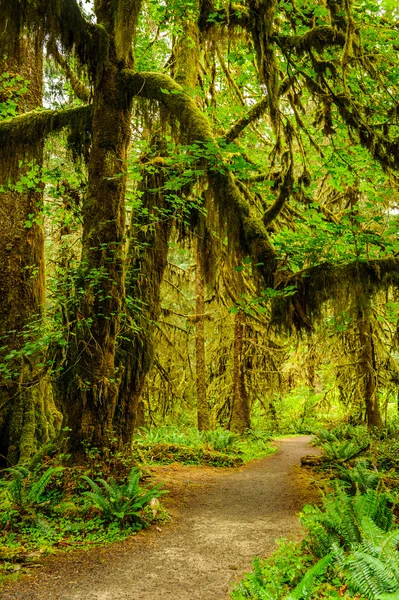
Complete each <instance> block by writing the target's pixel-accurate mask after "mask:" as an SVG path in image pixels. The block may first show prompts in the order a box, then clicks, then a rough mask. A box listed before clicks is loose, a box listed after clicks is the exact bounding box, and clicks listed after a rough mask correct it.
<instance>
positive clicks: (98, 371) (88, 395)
mask: <svg viewBox="0 0 399 600" xmlns="http://www.w3.org/2000/svg"><path fill="white" fill-rule="evenodd" d="M139 4H140V2H137V1H135V0H124V2H122V0H119V1H116V2H114V3H111V2H101V1H100V0H98V1H97V2H95V11H96V16H97V21H98V23H99V24H100V25H102V26H103V27H104V28H105V29H106V31H107V33H108V36H109V53H108V58H107V61H106V62H105V64H104V65H99V66H98V72H97V77H96V80H95V88H94V94H93V120H92V146H91V152H90V157H89V162H88V189H87V196H86V198H85V200H84V203H83V209H82V214H83V237H82V259H81V267H80V274H79V280H78V281H77V285H76V288H77V299H76V305H75V307H73V311H74V317H73V318H72V319H71V321H73V322H74V325H73V331H72V337H71V339H72V340H73V341H72V342H71V343H70V345H69V348H68V355H67V360H66V363H65V365H64V370H63V372H62V374H61V376H60V377H59V379H58V392H59V396H60V400H61V403H62V407H63V412H64V424H65V426H66V427H68V428H69V430H70V431H69V439H68V444H67V449H68V451H69V452H70V453H71V455H72V460H73V461H74V462H80V461H82V460H84V456H85V446H92V447H96V448H98V449H99V451H100V452H106V450H107V448H108V447H109V444H110V443H111V440H112V438H113V418H114V413H115V408H116V404H117V399H118V386H119V378H120V373H119V372H118V371H117V370H116V361H115V358H116V342H117V336H118V334H119V329H120V316H121V310H122V307H123V303H124V293H125V256H124V254H125V239H124V236H125V205H124V204H125V189H126V171H127V162H126V158H127V149H128V145H129V141H130V120H131V102H129V101H128V100H127V98H126V94H125V93H124V91H123V89H122V86H120V72H121V70H122V69H123V68H126V67H132V66H133V57H132V55H131V44H132V36H133V34H134V28H135V19H136V18H137V13H138V10H139ZM124 11H126V14H124ZM129 40H130V42H129Z"/></svg>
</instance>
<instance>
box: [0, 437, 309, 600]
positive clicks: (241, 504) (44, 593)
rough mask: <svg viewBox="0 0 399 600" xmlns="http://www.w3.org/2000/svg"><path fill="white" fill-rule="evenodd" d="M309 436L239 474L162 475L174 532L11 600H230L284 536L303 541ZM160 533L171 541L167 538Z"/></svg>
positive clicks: (75, 563)
mask: <svg viewBox="0 0 399 600" xmlns="http://www.w3.org/2000/svg"><path fill="white" fill-rule="evenodd" d="M309 440H310V438H309V437H307V436H302V437H296V438H291V439H285V440H282V441H281V442H279V443H280V450H279V451H278V452H277V453H276V454H274V455H273V456H271V457H269V458H267V459H263V460H259V461H254V462H253V463H251V464H250V465H247V466H245V467H242V468H240V469H237V470H223V471H220V470H217V469H206V468H195V467H178V466H173V465H172V466H170V467H161V468H158V469H154V471H155V472H156V474H157V476H159V475H160V476H161V478H162V479H163V480H165V483H166V487H167V488H168V489H170V490H171V491H172V494H171V498H170V500H169V502H170V507H169V509H170V511H171V513H172V516H173V522H172V523H171V524H169V525H166V526H163V527H162V528H159V527H158V529H156V528H153V529H152V531H147V532H145V533H143V534H141V535H137V536H135V537H134V538H132V539H131V540H130V541H128V542H125V543H123V544H118V545H115V546H112V547H111V548H105V549H93V550H90V551H89V552H82V551H81V552H74V553H73V554H71V555H69V556H68V555H61V556H57V557H52V558H50V559H48V560H46V561H45V564H44V567H43V569H41V570H40V572H39V573H38V574H37V575H36V577H31V578H29V579H28V580H27V579H25V581H21V582H20V583H18V584H16V585H14V586H13V587H12V588H10V589H8V590H4V591H3V592H0V598H2V599H3V600H165V599H168V598H170V599H173V600H197V599H198V600H199V599H200V600H224V599H225V598H228V594H229V590H230V589H231V581H233V580H234V581H237V580H238V579H239V578H240V577H241V576H242V574H243V573H245V572H246V571H248V570H249V569H250V563H251V560H252V558H253V557H254V556H255V555H256V554H258V555H263V556H264V555H266V554H268V553H270V552H271V551H272V550H273V549H274V547H275V540H276V538H279V537H281V536H285V537H287V536H298V535H299V534H300V530H299V525H298V520H297V517H296V512H297V511H299V510H300V509H301V507H302V506H303V504H304V503H306V502H309V501H312V499H313V497H314V489H313V488H312V487H311V486H310V485H309V481H308V477H307V475H306V474H305V473H304V472H303V471H301V469H300V467H299V466H298V465H299V462H300V457H301V456H304V455H305V454H309V453H317V450H311V449H310V448H309ZM159 529H161V530H162V531H161V532H160V531H159Z"/></svg>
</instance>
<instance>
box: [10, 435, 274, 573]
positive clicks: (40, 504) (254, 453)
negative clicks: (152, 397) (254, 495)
mask: <svg viewBox="0 0 399 600" xmlns="http://www.w3.org/2000/svg"><path fill="white" fill-rule="evenodd" d="M273 451H274V449H273V448H272V446H271V445H270V436H269V435H268V434H266V433H263V432H254V431H248V432H247V434H246V435H244V436H238V435H236V434H234V433H231V432H230V431H225V430H222V429H217V430H215V431H206V432H198V431H197V430H196V429H194V428H187V429H185V430H184V431H179V430H178V428H176V427H163V428H159V429H154V430H143V431H141V432H140V433H139V434H138V435H136V437H135V439H134V442H133V452H132V454H131V455H130V456H129V457H128V456H126V455H124V454H122V453H121V452H116V451H112V450H110V451H109V453H108V456H104V454H102V455H101V456H100V454H99V452H98V451H97V449H96V448H87V449H86V463H85V466H82V467H79V466H74V467H71V466H69V464H68V462H69V461H68V458H69V457H68V456H67V455H63V454H60V453H59V452H58V453H57V452H56V451H55V448H54V447H53V446H52V445H51V444H50V445H48V446H46V447H44V448H43V449H42V450H41V451H40V453H38V454H37V455H36V456H35V457H34V458H33V459H32V461H31V463H30V464H29V465H22V466H16V467H13V468H10V469H6V470H4V471H3V477H2V478H1V479H0V581H1V579H2V577H5V576H7V577H8V576H9V575H10V574H13V573H18V572H20V571H21V570H24V569H25V568H29V565H30V564H31V563H32V562H34V561H36V560H37V559H38V558H40V556H41V555H42V554H45V553H50V552H55V551H56V550H57V549H62V550H67V549H73V548H77V547H80V548H82V547H83V548H84V547H90V546H92V545H96V544H105V543H111V542H116V541H121V540H124V539H125V538H126V537H128V536H129V535H132V534H134V533H135V532H137V531H138V530H140V529H143V528H145V527H148V526H149V525H150V523H152V522H153V521H154V520H158V521H164V520H166V519H167V518H168V517H167V514H166V511H165V510H164V509H163V508H162V505H161V504H160V503H159V500H158V498H159V497H160V496H161V495H162V494H164V493H165V491H164V490H162V489H161V488H160V486H159V485H156V486H152V485H151V484H146V485H144V484H143V483H142V480H143V479H146V478H147V475H146V474H145V473H144V475H143V474H142V470H144V471H145V467H146V465H148V464H154V463H155V464H167V463H171V462H179V463H182V464H191V465H211V466H220V467H234V466H239V465H242V464H243V463H244V462H246V461H248V460H251V459H253V458H260V457H263V456H267V455H268V454H270V453H272V452H273Z"/></svg>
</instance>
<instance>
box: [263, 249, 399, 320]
mask: <svg viewBox="0 0 399 600" xmlns="http://www.w3.org/2000/svg"><path fill="white" fill-rule="evenodd" d="M286 286H295V287H296V292H295V294H294V295H293V296H290V297H280V298H276V299H275V300H274V301H273V305H272V322H273V323H274V324H277V325H280V326H283V327H285V328H287V329H289V328H290V327H291V326H292V325H294V326H295V327H296V329H298V330H301V329H308V330H309V329H312V323H313V322H314V321H315V320H317V319H318V318H320V316H321V311H322V307H323V304H324V303H325V302H327V301H329V300H334V301H337V300H340V301H341V303H342V304H344V305H345V306H346V307H347V308H348V307H349V306H350V303H351V302H355V303H356V302H358V301H359V299H361V295H362V294H364V293H366V294H367V296H368V297H370V296H372V295H373V294H375V293H376V292H377V291H380V290H386V289H387V288H389V287H391V286H395V287H399V258H381V259H376V260H370V261H364V262H360V261H354V262H352V263H348V264H346V265H339V264H331V263H324V264H321V265H317V266H315V267H310V268H308V269H304V270H303V271H300V272H298V273H295V274H293V275H290V276H289V277H288V278H286V279H284V281H283V282H282V283H281V286H280V287H281V289H284V288H285V287H286ZM360 301H361V300H360Z"/></svg>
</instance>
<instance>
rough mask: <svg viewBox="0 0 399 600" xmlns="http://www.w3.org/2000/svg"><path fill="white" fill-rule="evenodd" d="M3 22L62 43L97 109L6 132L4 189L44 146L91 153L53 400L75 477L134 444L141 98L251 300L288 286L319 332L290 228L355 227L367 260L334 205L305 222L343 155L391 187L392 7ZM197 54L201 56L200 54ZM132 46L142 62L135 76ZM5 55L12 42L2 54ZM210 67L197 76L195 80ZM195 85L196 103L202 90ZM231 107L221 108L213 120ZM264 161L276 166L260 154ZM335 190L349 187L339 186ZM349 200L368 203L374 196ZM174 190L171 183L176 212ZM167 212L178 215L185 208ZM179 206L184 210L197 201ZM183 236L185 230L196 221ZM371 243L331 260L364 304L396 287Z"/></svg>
mask: <svg viewBox="0 0 399 600" xmlns="http://www.w3.org/2000/svg"><path fill="white" fill-rule="evenodd" d="M10 4H12V6H11V7H10ZM5 8H6V9H7V11H8V12H10V14H11V16H12V18H13V19H14V20H15V22H17V23H22V22H24V24H25V26H26V27H27V28H29V30H30V31H37V30H38V29H41V30H43V33H44V34H45V35H46V36H47V38H48V39H49V47H51V42H53V43H55V44H56V47H57V48H58V49H59V50H60V51H61V52H62V53H70V54H73V55H74V56H75V58H76V60H77V61H78V62H79V63H80V66H81V68H83V69H85V70H86V72H87V76H88V78H89V80H90V86H91V92H90V94H86V95H85V96H84V97H85V98H89V103H88V104H83V105H78V106H73V107H70V108H66V109H61V110H56V111H52V110H44V111H39V112H33V113H32V112H30V113H27V114H26V115H18V116H16V117H14V118H12V119H7V120H5V121H3V122H2V123H0V158H1V161H2V167H1V168H2V173H3V174H4V177H5V179H6V178H7V176H8V175H9V173H10V169H11V165H10V160H9V157H10V156H12V155H13V154H16V153H22V152H25V151H29V149H30V148H32V147H33V146H34V147H35V148H36V149H37V148H39V146H40V144H41V143H42V140H43V138H44V137H45V136H46V135H48V134H49V133H50V132H54V131H58V130H60V129H62V128H64V127H68V128H69V129H70V130H72V133H73V136H72V137H73V138H74V150H75V151H78V150H79V145H80V146H81V145H82V143H83V142H84V140H83V138H86V142H87V140H89V143H90V153H89V157H88V189H87V194H86V196H85V198H84V201H83V208H82V218H83V236H82V259H81V265H80V269H79V273H78V276H77V277H76V279H75V290H76V293H75V295H74V296H73V297H71V298H70V301H69V314H68V316H67V317H68V318H67V319H66V322H65V327H66V328H67V329H68V347H67V353H66V358H65V360H64V362H63V363H62V365H60V367H62V371H61V372H60V375H59V377H58V382H57V389H58V396H59V400H60V402H61V405H62V410H63V413H64V419H65V425H66V426H67V427H68V428H70V429H71V432H70V439H69V450H70V451H71V453H72V455H73V458H74V459H75V460H81V459H82V457H83V443H88V444H92V445H95V446H97V447H98V448H100V449H104V450H105V449H106V448H107V445H108V443H109V439H110V437H111V436H112V435H113V430H114V426H115V424H116V423H117V432H118V437H121V438H123V441H124V442H125V443H128V439H127V438H128V437H129V436H130V433H129V434H126V435H125V434H122V433H121V428H120V425H121V421H120V419H119V417H116V415H117V414H118V413H116V407H117V405H118V401H119V400H118V399H119V398H122V396H121V395H120V394H119V388H120V387H121V381H122V379H123V376H122V375H121V374H122V367H123V366H124V365H123V364H122V361H121V362H119V359H118V358H117V351H118V335H119V333H120V327H121V314H122V313H123V311H124V307H125V296H126V247H125V245H126V243H125V233H126V232H125V214H124V210H125V207H124V197H125V190H126V177H127V161H126V158H127V153H128V147H129V141H130V126H131V116H132V112H131V106H132V101H133V98H134V99H135V102H143V101H149V102H150V103H152V104H153V105H156V106H157V108H158V110H159V114H160V115H161V121H165V122H166V121H167V122H168V123H170V125H171V130H170V131H171V134H172V135H171V137H173V143H174V144H175V146H177V147H178V148H179V150H178V152H177V155H178V157H179V160H181V162H182V163H184V164H185V166H184V167H183V168H182V169H181V179H182V180H183V181H184V183H185V184H187V183H188V185H189V187H190V186H194V185H195V183H197V182H199V184H200V186H201V187H202V189H203V188H204V187H207V188H208V192H207V193H208V195H210V196H212V203H211V204H210V206H212V211H209V212H213V213H217V215H218V232H219V235H221V236H226V235H227V238H228V243H229V250H230V252H237V251H239V252H240V255H244V256H248V257H249V260H250V261H251V262H252V264H253V265H254V275H255V279H256V280H257V282H258V283H259V284H260V285H261V286H262V287H264V288H269V289H271V288H278V290H277V293H278V294H280V295H281V297H282V298H284V297H285V296H286V291H285V290H286V287H287V285H289V283H290V281H291V283H295V285H296V286H297V287H296V289H295V290H290V293H291V292H292V295H291V296H290V298H289V302H288V304H284V302H283V303H280V307H283V308H284V310H285V311H286V314H288V315H289V316H291V317H292V320H293V321H294V322H295V323H296V324H297V325H298V326H300V325H301V324H303V325H304V326H305V327H308V328H310V327H311V321H312V319H313V316H314V315H313V313H312V309H313V308H315V305H316V304H317V305H320V304H321V303H323V302H325V301H326V300H328V299H329V298H331V297H332V296H333V294H334V290H336V288H337V286H336V285H331V286H330V287H328V286H327V285H325V280H324V279H323V278H322V277H321V276H320V268H319V270H318V269H317V267H320V265H321V264H322V260H321V259H320V260H318V261H317V260H316V261H314V262H313V263H311V264H309V263H306V262H303V261H302V262H301V254H303V252H298V253H297V256H296V258H295V259H294V260H291V257H289V258H288V259H287V256H286V253H285V251H284V249H283V247H284V243H285V247H287V246H288V247H289V246H290V241H289V240H290V238H289V235H288V233H287V231H286V228H287V227H286V226H287V223H290V224H291V225H292V223H293V222H294V225H293V228H294V229H295V228H297V229H298V231H299V230H301V231H302V230H303V221H305V222H306V226H307V224H308V223H310V222H311V221H312V218H313V223H312V225H311V226H309V229H311V230H312V231H314V230H315V229H317V227H318V228H319V229H323V233H324V232H327V233H328V231H330V232H331V227H335V226H337V227H336V229H335V230H334V231H335V233H334V234H333V235H338V236H339V235H341V236H342V235H344V233H343V232H344V230H345V226H346V228H347V231H350V232H351V233H353V232H354V231H355V230H356V229H357V231H358V233H359V235H357V242H359V240H360V239H364V235H365V232H364V231H362V226H361V221H360V220H359V219H358V218H357V216H356V214H354V213H353V211H352V213H353V214H351V215H350V216H349V217H348V220H347V221H346V223H345V222H343V221H342V222H339V218H338V217H337V216H336V215H335V213H334V212H333V214H332V215H331V210H330V209H329V207H327V206H326V205H325V203H323V202H321V203H317V202H316V203H315V204H316V205H317V206H312V204H313V201H312V194H313V192H317V188H318V187H319V186H320V187H322V185H321V184H320V175H319V173H320V172H323V169H324V168H325V164H326V162H327V164H330V163H329V161H326V160H325V156H326V154H327V153H330V158H331V156H332V157H333V160H332V162H333V163H334V166H335V167H337V162H338V159H337V156H338V155H341V154H342V153H344V154H345V152H346V150H347V148H346V146H345V143H346V142H345V141H347V140H348V138H349V137H350V138H351V139H353V140H355V141H356V155H359V154H361V153H362V152H363V151H364V149H366V150H367V152H368V153H369V156H371V157H372V159H373V160H374V161H377V162H378V163H379V164H380V165H381V167H382V169H383V171H384V172H385V173H390V172H393V171H397V170H398V169H399V160H398V156H399V151H398V148H399V138H398V135H397V110H396V107H397V102H398V98H397V93H396V87H395V86H396V80H394V81H392V77H393V75H392V73H393V72H394V68H395V66H396V65H397V57H396V52H395V44H396V41H395V39H396V35H397V26H396V21H395V18H396V17H395V15H396V12H395V10H396V9H395V10H393V9H392V7H391V6H390V3H389V2H388V1H387V2H386V3H385V2H383V3H382V4H381V6H380V9H379V10H378V11H373V10H371V8H370V5H369V3H367V2H364V3H363V2H361V3H360V4H359V5H356V6H354V5H353V6H352V4H351V3H350V2H348V3H342V5H341V4H339V5H337V4H336V3H333V2H327V4H326V5H325V4H324V3H322V2H320V4H319V3H316V4H311V3H304V4H301V5H300V6H298V5H297V4H296V3H294V2H292V3H291V2H288V3H286V2H284V3H278V2H265V1H258V0H253V1H252V0H251V1H250V2H248V3H245V4H238V5H232V4H231V3H227V2H226V3H224V2H222V3H218V4H217V5H216V4H214V3H213V2H212V1H209V0H206V1H201V2H199V3H198V5H197V4H195V5H194V6H193V4H192V3H191V2H188V3H187V5H186V4H185V3H183V4H181V3H175V2H167V3H166V4H165V5H162V6H161V7H159V6H158V5H156V6H155V5H154V4H153V3H151V2H149V3H147V4H145V5H143V6H142V4H141V2H140V1H139V0H115V1H112V2H111V0H96V1H95V2H94V13H95V17H96V23H95V24H94V23H91V22H90V20H89V19H87V18H86V17H85V16H84V15H83V14H82V12H81V11H80V8H79V5H78V3H77V2H76V0H59V2H57V3H55V4H54V3H52V2H50V0H39V1H38V2H35V3H32V2H30V1H29V0H16V1H15V2H13V3H10V2H9V0H0V10H1V11H3V12H1V13H0V14H8V12H7V11H6V10H3V9H5ZM154 15H156V17H154ZM147 17H148V18H154V19H155V22H156V27H155V31H156V30H158V29H159V30H162V32H165V34H164V35H163V36H159V35H158V34H156V36H155V38H154V41H153V43H151V44H150V45H148V42H147V41H146V39H145V37H146V36H145V32H146V29H145V27H146V25H145V23H146V22H147ZM165 23H166V24H167V25H165ZM376 31H378V52H376V40H377V37H376ZM176 35H177V37H178V38H180V44H177V45H176V44H175V45H174V47H173V53H172V56H170V55H168V50H165V48H169V45H168V43H165V38H166V39H167V40H169V41H171V40H172V37H175V36H176ZM161 38H162V39H161ZM175 39H176V37H175ZM248 39H251V45H249V44H248ZM184 42H186V44H185V43H184ZM198 42H199V44H201V51H202V53H201V52H199V53H198V52H197V50H196V47H197V45H199V44H198ZM133 46H136V48H137V49H138V51H139V50H140V52H138V54H140V56H139V58H138V61H137V65H135V63H134V60H133V53H132V48H133ZM216 46H219V47H218V49H217V50H218V51H217V52H216V50H215V47H216ZM249 46H250V49H251V50H250V51H251V56H250V58H247V57H246V55H247V54H248V48H249ZM53 47H54V46H53ZM252 48H253V52H252ZM4 49H5V44H4V42H3V41H2V42H1V47H0V51H1V52H3V51H4ZM202 56H203V58H204V61H203V62H204V65H202V66H201V68H199V61H200V60H202ZM225 57H228V60H227V61H226V60H225ZM254 58H255V61H254V60H253V59H254ZM60 62H62V61H60ZM240 62H241V63H243V62H245V64H246V66H248V69H250V73H251V76H250V77H246V79H245V85H243V86H241V87H242V89H243V90H244V93H243V91H242V89H241V88H240V85H241V83H240V84H237V82H236V81H235V79H234V76H233V75H234V73H233V74H232V69H233V68H237V69H238V68H239V67H238V66H237V65H239V64H240ZM165 63H167V64H171V63H173V64H174V71H173V74H174V76H175V77H176V79H177V80H178V81H176V80H175V79H173V78H172V77H170V76H169V75H167V74H165V72H164V65H165ZM232 64H234V67H232V66H231V65H232ZM254 65H256V66H254ZM151 69H154V70H151ZM241 75H242V76H244V75H243V73H241ZM237 81H238V79H237ZM197 83H199V88H198V90H196V89H193V88H194V87H195V86H196V85H197ZM266 91H267V93H265V92H266ZM197 92H198V93H197ZM232 95H234V98H239V99H240V109H239V110H237V111H236V113H235V116H234V117H233V116H232V111H230V110H227V109H226V106H228V105H229V104H231V97H232ZM82 97H83V96H82ZM221 97H223V102H224V105H223V110H221V111H220V112H218V110H217V108H218V102H217V99H218V98H221ZM199 98H201V100H199ZM254 100H256V102H255V103H254ZM234 107H235V108H236V106H235V103H234ZM264 115H267V117H266V118H265V119H263V121H262V120H261V119H262V117H263V116H264ZM255 124H257V125H258V127H260V128H261V131H260V132H259V131H258V129H256V128H254V125H255ZM161 126H162V123H161ZM348 132H349V134H350V136H349V135H348ZM259 133H260V135H259ZM252 134H254V136H255V137H251V136H252ZM39 140H40V141H39ZM332 140H334V144H332ZM243 143H244V145H245V147H244V148H242V146H241V145H242V144H243ZM265 145H266V146H268V147H269V146H270V150H271V152H270V153H269V152H268V153H267V154H266V153H265V152H264V149H265ZM337 147H338V150H339V151H338V152H337V151H336V150H335V148H337ZM331 149H332V150H331ZM362 156H364V153H363V155H362ZM351 160H352V159H349V160H348V161H347V162H348V163H349V165H350V162H351ZM374 164H375V163H374ZM348 172H350V169H348ZM333 175H334V177H335V179H340V174H339V171H337V172H336V173H335V174H333V173H331V177H333ZM353 179H355V178H354V177H353ZM262 183H263V186H262ZM354 184H355V185H360V186H361V187H362V188H363V187H364V180H361V181H357V182H356V181H354ZM175 185H176V182H173V184H172V182H170V181H169V182H168V183H167V186H168V188H169V190H170V191H171V192H172V194H171V195H172V196H173V191H174V190H175V188H174V187H173V186H175ZM310 185H312V186H313V187H312V188H311V189H310V191H309V193H308V189H309V186H310ZM164 188H165V185H164ZM367 193H369V194H370V196H371V192H370V191H368V192H367ZM316 195H317V194H316ZM175 196H177V197H181V194H180V191H179V193H177V194H175ZM360 199H361V198H360ZM184 200H185V201H186V203H187V205H190V199H189V195H187V196H185V197H184ZM193 204H194V206H190V209H191V212H192V213H194V212H196V211H197V210H198V203H193ZM357 204H358V205H359V206H360V204H361V202H357ZM188 212H190V211H188ZM298 214H299V216H298ZM207 218H210V217H207ZM185 227H188V228H192V227H193V223H192V222H190V219H189V218H187V219H186V222H185ZM284 227H285V229H284ZM374 229H376V227H375V228H374ZM279 234H281V235H283V240H282V238H281V237H280V238H279ZM360 234H361V235H360ZM373 235H374V237H369V238H368V241H367V243H365V244H363V251H362V252H358V251H356V252H353V253H352V254H351V253H347V254H346V255H344V253H341V254H339V253H337V252H333V251H331V252H330V253H329V254H328V253H327V252H326V247H325V246H323V247H322V249H323V253H322V256H323V257H325V259H326V261H327V262H328V264H329V265H330V267H331V272H333V273H334V274H335V276H336V277H335V281H336V280H337V279H339V277H338V275H337V273H339V272H340V268H341V267H342V265H344V266H345V267H348V269H349V266H351V265H352V266H353V265H354V268H358V267H359V268H360V269H363V268H364V269H369V271H371V272H374V274H375V276H373V277H372V279H373V285H372V286H371V288H370V289H369V290H368V292H367V293H368V294H369V293H370V294H371V293H374V292H375V291H376V290H377V289H381V288H383V287H384V285H385V282H386V281H388V280H389V281H390V285H394V284H396V283H395V281H394V277H393V274H394V273H396V272H397V271H398V268H397V267H398V265H397V261H396V259H392V260H389V261H387V260H386V259H387V257H388V256H392V253H393V251H392V246H391V250H389V249H387V245H386V244H385V246H384V251H382V242H381V240H382V239H383V238H384V239H385V238H386V234H384V232H383V231H381V230H378V231H374V232H373ZM389 235H391V234H389ZM389 235H388V238H389ZM362 236H363V238H362ZM384 236H385V237H384ZM305 237H306V236H305ZM327 237H328V236H327ZM391 238H392V235H391V237H390V238H389V243H390V244H392V240H391ZM311 239H312V242H313V241H314V240H315V239H316V236H315V237H312V238H311ZM284 240H285V241H284ZM291 247H292V248H293V247H294V246H292V245H291ZM351 247H353V244H352V245H351ZM295 248H296V249H297V248H298V246H297V245H296V246H295ZM370 248H371V249H372V250H371V251H370ZM288 254H289V252H288ZM314 254H317V252H315V249H314V248H313V255H314ZM376 261H379V263H378V268H379V269H380V274H381V276H380V277H378V276H377V274H376ZM381 261H385V262H381ZM348 265H349V266H348ZM349 270H350V269H349ZM298 271H303V273H301V274H298ZM327 271H328V270H327ZM154 273H155V271H152V268H151V273H150V275H149V277H152V276H154V278H155V279H156V277H158V275H156V276H155V275H154ZM155 279H154V281H155ZM327 279H328V273H327V277H326V280H327ZM331 280H334V277H332V278H331ZM312 286H313V288H312ZM306 290H307V292H309V293H308V294H307V296H306ZM311 292H313V293H311ZM131 294H132V295H134V294H135V292H134V290H133V291H132V292H131ZM306 300H308V303H306ZM154 302H157V299H156V297H155V298H154ZM283 320H284V318H283V316H281V315H280V322H282V321H283ZM134 352H135V351H134ZM125 356H127V354H126V355H125ZM127 371H128V369H127V370H126V372H127ZM136 375H137V377H140V378H141V377H142V376H143V373H142V372H140V374H139V373H138V371H134V370H133V372H132V376H133V379H131V382H130V384H129V386H133V388H135V389H136V390H138V389H140V385H141V384H140V382H139V381H138V380H137V381H136V380H134V379H135V378H136ZM126 406H127V405H126ZM134 406H135V404H134V403H132V404H131V405H130V407H133V409H132V410H130V409H129V410H126V411H125V410H124V409H123V410H122V411H120V412H119V415H122V414H123V415H124V416H123V419H122V420H123V421H125V420H126V421H129V425H127V429H126V431H128V432H131V431H132V429H133V426H132V425H131V423H133V422H134V414H133V413H134V411H135V409H134ZM115 419H116V420H115ZM118 419H119V422H118ZM123 427H125V425H123Z"/></svg>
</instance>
